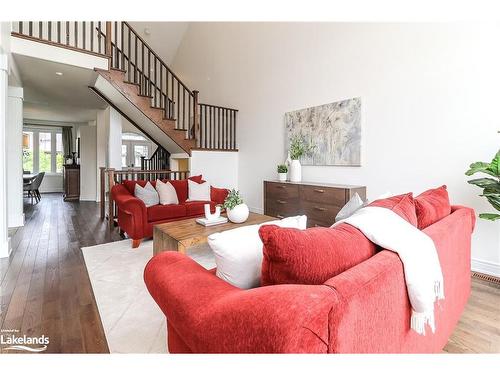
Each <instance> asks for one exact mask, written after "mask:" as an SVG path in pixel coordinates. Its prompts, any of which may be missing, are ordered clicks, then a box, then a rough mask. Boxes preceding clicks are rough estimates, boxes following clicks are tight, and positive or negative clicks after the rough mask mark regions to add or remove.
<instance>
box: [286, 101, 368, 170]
mask: <svg viewBox="0 0 500 375" xmlns="http://www.w3.org/2000/svg"><path fill="white" fill-rule="evenodd" d="M285 131H286V150H288V149H289V145H290V139H291V138H292V137H294V136H300V137H302V138H303V139H304V140H305V141H306V142H307V143H309V142H310V143H312V144H313V145H314V146H315V147H314V150H313V152H312V153H311V154H310V155H304V156H303V157H302V158H301V159H300V161H301V163H302V165H333V166H351V167H359V166H361V98H352V99H347V100H342V101H339V102H334V103H330V104H324V105H320V106H316V107H310V108H305V109H299V110H297V111H292V112H287V113H285Z"/></svg>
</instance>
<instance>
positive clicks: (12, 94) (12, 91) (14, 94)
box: [8, 86, 24, 100]
mask: <svg viewBox="0 0 500 375" xmlns="http://www.w3.org/2000/svg"><path fill="white" fill-rule="evenodd" d="M8 96H9V98H19V99H21V100H24V89H23V88H22V87H14V86H9V90H8Z"/></svg>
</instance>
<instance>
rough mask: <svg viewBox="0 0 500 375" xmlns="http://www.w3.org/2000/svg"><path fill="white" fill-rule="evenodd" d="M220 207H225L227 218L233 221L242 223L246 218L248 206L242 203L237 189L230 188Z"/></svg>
mask: <svg viewBox="0 0 500 375" xmlns="http://www.w3.org/2000/svg"><path fill="white" fill-rule="evenodd" d="M222 208H225V209H226V212H227V218H228V219H229V220H230V221H232V222H233V223H236V224H238V223H243V222H245V221H246V220H247V219H248V215H249V210H248V206H247V205H246V204H245V203H243V199H242V198H241V194H240V192H239V191H238V190H236V189H232V190H231V191H230V192H229V194H228V195H227V197H226V199H225V200H224V204H223V205H222Z"/></svg>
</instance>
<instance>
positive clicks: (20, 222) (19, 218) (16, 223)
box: [9, 213, 24, 228]
mask: <svg viewBox="0 0 500 375" xmlns="http://www.w3.org/2000/svg"><path fill="white" fill-rule="evenodd" d="M19 227H24V213H22V214H20V215H16V216H14V217H12V216H11V217H9V228H19Z"/></svg>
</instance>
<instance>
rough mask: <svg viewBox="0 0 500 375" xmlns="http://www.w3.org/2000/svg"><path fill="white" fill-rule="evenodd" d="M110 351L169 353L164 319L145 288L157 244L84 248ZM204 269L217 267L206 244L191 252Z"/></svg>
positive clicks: (128, 241) (124, 243)
mask: <svg viewBox="0 0 500 375" xmlns="http://www.w3.org/2000/svg"><path fill="white" fill-rule="evenodd" d="M82 252H83V257H84V259H85V264H86V266H87V271H88V274H89V278H90V282H91V284H92V289H93V291H94V295H95V298H96V302H97V308H98V309H99V314H100V316H101V321H102V324H103V327H104V333H105V334H106V340H107V341H108V346H109V351H110V352H111V353H167V352H168V350H167V338H166V332H167V331H166V325H165V315H164V314H163V312H162V311H161V310H160V308H159V307H158V305H156V303H155V301H154V300H153V298H152V297H151V296H150V294H149V292H148V291H147V289H146V285H145V284H144V280H143V272H144V267H145V266H146V263H147V262H148V261H149V260H150V259H151V257H152V256H153V241H152V240H150V241H146V242H144V243H143V244H142V245H141V246H139V247H138V248H136V249H132V242H131V241H130V240H124V241H118V242H111V243H107V244H104V245H98V246H91V247H84V248H82ZM187 255H188V256H190V257H191V258H193V259H194V260H195V261H197V262H198V263H200V264H201V265H202V266H203V267H205V268H207V269H211V268H214V267H215V261H214V256H213V253H212V251H211V250H210V248H209V247H208V245H206V244H205V245H200V246H197V247H193V248H190V249H188V251H187Z"/></svg>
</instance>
